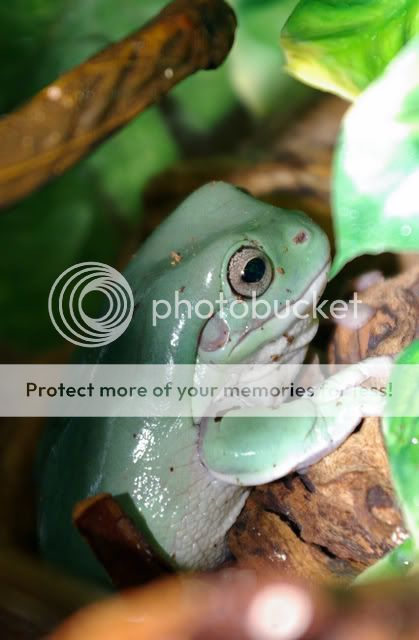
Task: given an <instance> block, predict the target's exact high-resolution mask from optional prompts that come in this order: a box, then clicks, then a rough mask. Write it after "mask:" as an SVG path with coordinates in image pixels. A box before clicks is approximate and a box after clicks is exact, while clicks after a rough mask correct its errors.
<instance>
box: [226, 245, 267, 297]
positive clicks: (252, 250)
mask: <svg viewBox="0 0 419 640" xmlns="http://www.w3.org/2000/svg"><path fill="white" fill-rule="evenodd" d="M272 275H273V269H272V265H271V262H270V260H269V258H268V257H267V256H266V255H265V254H264V253H263V251H261V250H260V249H257V248H256V247H241V248H240V249H239V250H238V251H236V253H235V254H234V255H233V256H232V257H231V258H230V262H229V264H228V280H229V282H230V286H231V288H232V289H233V291H234V292H235V293H237V294H238V295H239V296H243V297H245V298H251V297H252V296H261V295H262V293H265V291H266V289H267V288H268V287H269V285H270V284H271V282H272Z"/></svg>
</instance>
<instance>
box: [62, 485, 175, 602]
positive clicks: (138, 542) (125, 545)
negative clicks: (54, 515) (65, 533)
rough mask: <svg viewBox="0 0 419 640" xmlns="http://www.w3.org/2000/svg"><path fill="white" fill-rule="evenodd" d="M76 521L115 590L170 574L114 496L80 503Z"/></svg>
mask: <svg viewBox="0 0 419 640" xmlns="http://www.w3.org/2000/svg"><path fill="white" fill-rule="evenodd" d="M73 520H74V523H75V525H76V527H77V528H78V530H79V531H80V533H81V535H82V536H83V537H84V538H85V539H86V542H87V543H88V544H89V546H90V547H91V549H92V551H93V552H94V554H95V555H96V557H97V559H98V560H99V562H101V564H102V565H103V567H104V568H105V570H106V571H107V573H108V575H109V577H110V578H111V580H112V582H113V583H114V585H115V587H117V588H119V589H124V588H126V587H131V586H136V585H140V584H143V583H145V582H148V581H149V580H151V579H152V578H156V577H158V576H161V575H164V574H168V573H171V571H172V569H171V568H170V567H169V565H168V564H166V563H165V562H164V561H163V560H161V559H159V558H158V557H157V556H156V554H155V552H154V551H153V549H152V548H151V547H150V545H149V543H148V542H147V540H146V539H145V538H144V536H143V535H142V534H141V533H140V531H139V530H138V529H137V528H136V527H135V525H134V523H133V522H132V520H131V519H130V518H129V517H128V516H127V515H126V514H125V513H124V511H123V510H122V508H121V506H120V505H119V504H118V502H117V501H116V500H115V499H114V498H113V497H112V496H111V495H109V494H107V493H103V494H100V495H97V496H94V497H92V498H87V499H86V500H83V501H81V502H79V503H78V504H77V505H76V507H75V509H74V511H73Z"/></svg>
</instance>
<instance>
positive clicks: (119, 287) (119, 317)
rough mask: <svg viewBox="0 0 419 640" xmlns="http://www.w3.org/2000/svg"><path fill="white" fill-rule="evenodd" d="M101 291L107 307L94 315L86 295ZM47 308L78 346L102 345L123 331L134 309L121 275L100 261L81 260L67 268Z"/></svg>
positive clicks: (58, 327)
mask: <svg viewBox="0 0 419 640" xmlns="http://www.w3.org/2000/svg"><path fill="white" fill-rule="evenodd" d="M92 294H94V295H96V296H97V294H101V295H102V296H104V297H105V299H106V305H105V307H106V309H105V312H104V313H102V315H101V316H98V317H93V316H91V315H89V313H88V312H87V311H86V307H88V306H89V305H88V298H87V297H88V296H91V295H92ZM48 311H49V315H50V318H51V321H52V323H53V325H54V327H55V328H56V330H57V331H58V332H59V333H60V334H61V335H62V336H63V337H64V338H65V339H66V340H68V341H69V342H72V343H73V344H75V345H77V346H80V347H91V348H94V347H103V346H104V345H107V344H110V343H111V342H113V341H114V340H116V339H117V338H119V336H121V335H122V334H123V333H124V331H126V329H127V327H128V325H129V323H130V322H131V318H132V315H133V312H134V297H133V295H132V291H131V287H130V286H129V284H128V282H127V281H126V279H125V278H124V276H123V275H122V274H121V273H120V272H119V271H117V270H116V269H114V268H113V267H110V266H109V265H107V264H102V263H101V262H80V263H79V264H76V265H74V266H72V267H70V268H69V269H66V270H65V271H64V272H63V273H62V274H61V275H60V276H59V277H58V278H57V279H56V280H55V282H54V284H53V285H52V287H51V291H50V293H49V296H48Z"/></svg>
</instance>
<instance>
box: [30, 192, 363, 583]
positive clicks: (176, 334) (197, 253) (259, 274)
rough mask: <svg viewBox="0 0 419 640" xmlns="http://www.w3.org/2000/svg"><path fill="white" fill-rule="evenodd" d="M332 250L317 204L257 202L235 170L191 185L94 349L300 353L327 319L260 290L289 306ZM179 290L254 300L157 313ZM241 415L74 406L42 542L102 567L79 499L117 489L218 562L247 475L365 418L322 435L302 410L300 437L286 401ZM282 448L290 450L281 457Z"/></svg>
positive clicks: (49, 483)
mask: <svg viewBox="0 0 419 640" xmlns="http://www.w3.org/2000/svg"><path fill="white" fill-rule="evenodd" d="M329 264H330V248H329V243H328V240H327V237H326V235H325V234H324V233H323V231H322V230H321V229H320V228H319V227H318V226H317V225H316V224H315V223H314V222H312V221H311V220H310V219H309V218H308V217H307V216H306V215H304V214H302V213H300V212H291V211H285V210H281V209H278V208H276V207H273V206H271V205H269V204H266V203H262V202H259V201H257V200H255V199H254V198H252V197H251V196H250V195H248V194H246V193H244V192H242V191H241V190H239V189H236V188H234V187H232V186H230V185H227V184H224V183H213V184H209V185H207V186H205V187H203V188H201V189H200V190H198V191H197V192H195V193H194V194H192V196H190V197H189V198H188V199H187V200H186V201H185V202H184V203H183V204H182V205H181V206H180V207H179V208H178V209H177V210H176V211H175V212H174V213H173V214H172V215H171V216H170V217H169V218H168V219H167V220H166V221H165V222H164V223H163V224H162V225H161V226H160V227H159V228H158V229H157V230H156V231H155V232H154V233H153V234H152V236H151V237H150V238H149V239H148V240H147V241H146V242H145V244H144V245H143V246H142V247H141V249H140V251H139V252H138V254H137V255H136V256H134V258H133V259H132V260H131V262H130V264H129V265H128V267H127V269H126V272H125V274H124V275H125V277H126V278H127V280H128V282H129V284H130V285H131V288H132V291H133V294H134V300H135V313H134V315H133V319H132V321H131V324H130V326H129V328H128V330H127V331H126V332H125V334H124V335H123V336H121V337H120V338H119V339H118V340H117V341H115V342H114V343H112V344H110V345H108V346H106V347H104V348H102V349H101V350H99V351H97V352H94V355H93V358H92V355H91V353H90V352H91V351H92V350H89V357H90V359H91V360H92V359H93V361H95V362H97V363H104V364H110V363H118V364H133V363H141V364H162V365H165V366H166V367H167V371H168V376H169V377H170V371H171V367H172V366H173V365H176V364H195V363H204V364H205V363H216V364H233V363H234V364H236V363H252V362H255V363H265V362H272V360H273V358H277V359H278V360H279V361H280V362H287V363H289V362H291V363H295V364H296V365H299V364H301V363H302V362H303V360H304V357H305V354H306V351H307V348H308V345H309V343H310V341H311V339H312V338H313V336H314V335H315V333H316V329H317V321H316V320H315V319H314V318H310V319H309V320H301V319H298V320H297V319H295V318H293V317H292V316H291V317H289V318H286V319H283V318H282V319H278V318H277V317H273V316H272V317H269V318H268V319H267V320H266V321H265V322H263V323H261V322H260V321H257V322H256V321H255V320H254V319H253V318H252V317H251V310H250V295H249V294H250V293H252V295H257V297H258V299H262V298H263V299H265V300H266V301H267V302H270V303H273V301H274V300H277V301H279V303H280V306H281V305H284V304H285V303H286V301H287V300H288V301H291V302H292V303H295V302H297V301H299V300H301V299H302V298H303V297H304V296H305V295H306V294H307V293H310V294H311V293H312V294H313V296H314V297H315V298H316V299H317V298H318V297H319V296H320V295H321V293H322V291H323V289H324V287H325V285H326V282H327V272H328V268H329ZM243 274H244V275H243ZM175 292H180V293H181V294H182V295H181V298H182V299H187V300H188V301H189V302H190V303H192V304H193V305H195V304H196V303H197V302H198V301H199V300H202V299H205V300H209V301H213V302H215V301H216V299H217V298H218V296H219V294H220V292H223V294H224V295H225V297H226V299H227V300H229V301H232V300H237V299H240V300H241V303H242V304H243V305H244V306H245V308H246V309H247V311H248V313H247V315H246V314H245V316H244V317H242V318H241V319H240V320H238V319H237V318H235V317H233V316H232V314H230V312H229V309H228V308H227V309H226V310H223V311H220V312H217V313H215V314H214V315H213V316H212V317H211V318H210V319H202V318H201V317H197V316H195V315H194V314H192V317H188V316H187V314H186V312H185V313H180V314H179V315H178V317H173V315H169V316H168V317H167V318H165V319H162V320H160V321H159V323H158V325H157V326H154V325H153V316H152V313H151V307H152V305H153V302H154V303H155V301H156V300H167V301H173V299H174V294H175ZM361 378H362V376H361ZM361 378H360V379H361ZM138 382H139V383H141V381H138ZM192 382H193V380H191V383H192ZM236 418H238V419H236V420H234V419H229V417H228V416H226V417H225V419H223V420H221V421H220V422H218V423H217V422H216V421H214V420H213V419H205V420H204V419H203V420H200V421H198V422H196V421H194V419H193V418H186V417H180V416H177V417H176V416H175V417H173V418H170V419H169V418H153V417H150V418H139V419H136V418H119V417H118V418H112V417H110V418H106V419H104V418H101V419H93V418H83V419H80V418H71V419H69V420H67V421H62V422H61V423H60V424H58V425H54V426H52V427H50V429H49V430H48V432H47V434H46V435H45V438H44V445H43V450H42V453H41V468H42V470H41V482H40V504H39V539H40V544H41V548H42V551H43V554H44V556H45V557H46V558H47V559H48V560H50V561H51V562H53V563H56V564H61V565H64V566H65V567H66V568H67V569H68V570H70V571H71V572H73V573H78V574H82V575H84V576H88V577H93V578H98V577H101V578H103V575H104V574H103V572H102V570H101V568H100V567H99V564H98V563H97V561H96V560H95V559H94V557H93V554H92V553H91V551H90V549H89V548H88V547H87V545H86V544H85V542H84V541H83V540H82V539H81V537H80V536H79V534H78V532H77V531H76V530H75V529H74V527H73V525H72V521H71V512H72V508H73V506H74V505H75V503H76V502H78V501H79V500H82V499H84V498H86V497H88V496H91V495H96V494H99V493H101V492H109V493H111V494H112V495H114V496H115V497H116V498H117V499H119V500H120V501H121V503H123V504H124V505H125V506H126V507H127V509H128V510H129V513H130V515H131V517H132V518H133V520H134V522H135V524H136V525H137V526H138V527H139V528H140V529H141V530H142V531H143V533H145V534H146V535H147V536H148V538H149V540H150V542H151V543H152V545H154V548H155V549H156V551H157V552H158V553H160V554H162V555H163V556H164V557H165V558H166V559H167V560H168V561H169V562H171V563H173V565H174V566H176V567H181V568H187V569H208V568H212V567H214V566H216V565H218V564H219V563H220V562H221V561H222V560H223V559H224V558H225V554H226V544H225V537H226V533H227V532H228V530H229V528H230V527H231V526H232V524H233V523H234V521H235V520H236V518H237V516H238V514H239V513H240V511H241V509H242V507H243V505H244V502H245V500H246V497H247V495H248V491H249V487H250V486H252V485H254V484H256V483H259V482H266V481H269V480H272V479H275V478H278V477H282V476H283V475H285V474H286V473H288V472H290V471H291V470H293V469H298V468H304V467H306V466H308V464H311V463H313V462H314V461H315V460H316V459H319V458H320V457H322V456H323V455H326V454H327V453H328V452H329V451H330V450H333V449H334V448H336V447H337V446H339V444H340V443H341V442H342V441H343V440H344V439H345V438H346V437H347V435H348V433H350V431H352V430H353V428H355V426H356V424H357V423H358V422H359V419H360V418H359V417H358V418H357V419H356V418H355V419H353V420H352V422H353V424H352V423H351V424H347V422H348V421H346V423H345V427H344V428H342V426H339V428H336V434H335V433H334V432H333V429H331V430H329V431H328V428H327V429H326V436H327V437H326V438H325V439H324V440H322V437H321V430H320V429H318V430H317V431H316V429H315V430H314V431H315V432H316V433H317V434H318V437H317V440H316V442H312V441H311V440H310V439H307V433H311V432H312V431H313V424H314V422H313V420H314V421H315V418H313V420H311V421H310V420H307V419H302V421H300V422H299V425H300V427H299V431H298V430H297V432H296V433H297V435H296V436H295V442H293V440H292V439H293V438H294V436H293V435H292V434H291V433H290V432H289V430H288V431H287V429H286V428H285V425H286V422H285V421H284V418H283V417H281V415H280V410H279V412H278V409H277V408H272V418H270V419H268V420H267V421H266V420H259V421H258V419H255V418H253V419H247V418H246V416H245V413H243V419H244V420H245V423H244V424H245V428H244V430H242V432H241V433H239V430H238V428H237V427H238V425H239V424H243V422H242V420H241V414H240V411H239V412H238V413H237V415H236ZM304 420H305V422H304ZM281 421H282V422H281ZM281 424H283V425H284V428H282V429H279V430H278V429H277V431H276V432H275V433H282V434H283V435H282V436H278V438H279V439H278V442H276V441H275V438H276V435H275V437H274V438H273V440H272V434H273V433H274V426H275V425H276V427H278V425H279V426H281ZM232 425H233V428H231V426H232ZM246 425H248V426H247V427H246ZM322 428H323V427H322ZM255 430H256V431H255ZM255 433H256V435H257V441H256V440H255ZM287 434H288V435H287ZM319 434H320V435H319ZM265 436H266V437H265ZM286 437H288V441H287V442H286V441H285V438H286ZM264 439H265V442H264ZM269 439H270V440H269ZM274 441H275V442H274ZM246 442H247V443H248V445H246ZM272 442H274V444H273V445H272V446H271V443H272ZM305 442H308V443H309V444H308V445H307V446H306V445H304V446H302V443H305ZM249 447H250V448H252V452H251V453H252V456H250V458H251V459H250V462H249V461H248V458H249ZM220 452H221V453H220ZM272 456H274V457H275V456H276V458H277V459H278V460H276V462H278V464H274V465H272V464H271V463H272Z"/></svg>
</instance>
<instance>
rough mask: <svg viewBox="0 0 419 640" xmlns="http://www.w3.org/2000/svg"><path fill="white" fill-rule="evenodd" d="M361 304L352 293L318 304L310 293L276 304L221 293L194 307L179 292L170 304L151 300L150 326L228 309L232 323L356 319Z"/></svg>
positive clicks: (204, 317) (316, 297) (207, 317)
mask: <svg viewBox="0 0 419 640" xmlns="http://www.w3.org/2000/svg"><path fill="white" fill-rule="evenodd" d="M362 304H363V303H362V302H361V301H360V300H359V297H358V294H357V293H356V292H355V294H354V297H353V299H352V300H349V301H345V300H335V301H333V302H330V301H329V300H322V301H321V302H319V300H318V296H317V294H316V293H315V292H313V294H312V296H311V298H309V299H305V298H301V299H300V300H297V301H291V300H286V301H285V303H280V302H279V300H274V301H273V303H269V302H268V301H267V300H264V299H263V298H257V296H256V295H253V296H252V298H250V299H247V300H246V301H245V302H244V301H243V300H233V301H231V300H227V299H226V298H225V297H224V295H223V294H222V293H221V294H220V296H219V297H218V299H217V300H216V301H215V302H212V301H211V300H205V299H202V300H199V301H198V302H196V304H192V303H191V302H190V300H187V299H181V298H180V295H179V291H176V292H175V296H174V301H173V304H172V303H171V302H169V301H168V300H153V308H152V315H153V326H154V327H156V326H157V324H158V322H159V321H160V320H166V319H167V318H169V317H173V318H175V319H176V320H178V319H179V318H180V317H185V316H186V318H188V319H189V320H190V319H191V318H193V317H195V318H199V319H200V320H209V318H211V317H212V316H213V315H214V314H215V313H217V312H219V311H222V310H226V308H227V310H228V314H229V315H230V316H231V317H232V318H234V319H235V320H243V319H244V318H251V319H252V320H261V321H263V320H267V319H269V318H272V317H276V318H278V319H287V318H289V317H293V318H295V319H297V320H306V319H308V318H312V319H318V318H324V319H332V320H336V321H339V320H344V319H345V318H347V317H348V316H350V317H351V318H352V319H353V320H356V319H357V318H358V314H359V305H362Z"/></svg>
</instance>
